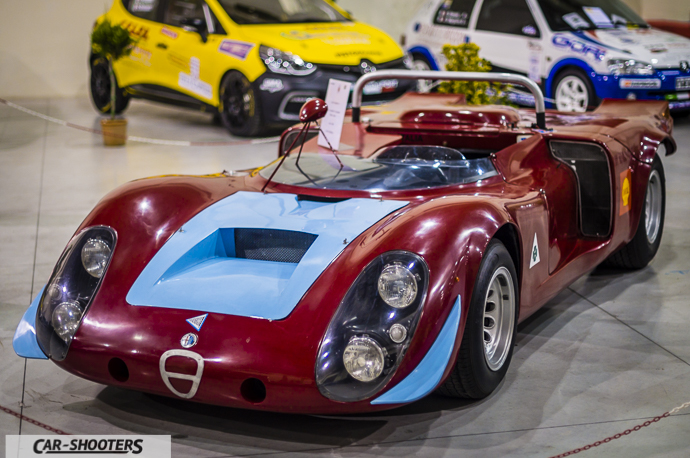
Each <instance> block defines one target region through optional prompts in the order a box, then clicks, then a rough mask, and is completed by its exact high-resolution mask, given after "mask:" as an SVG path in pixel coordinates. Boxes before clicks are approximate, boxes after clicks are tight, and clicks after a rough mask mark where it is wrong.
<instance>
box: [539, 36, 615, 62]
mask: <svg viewBox="0 0 690 458" xmlns="http://www.w3.org/2000/svg"><path fill="white" fill-rule="evenodd" d="M551 42H552V43H553V44H554V45H555V46H556V47H558V48H565V49H570V50H571V51H573V52H575V53H577V54H583V55H585V56H587V55H591V56H592V57H594V58H595V59H597V60H604V56H606V50H605V49H603V48H600V47H598V46H594V45H590V44H587V43H585V42H584V41H581V40H578V39H576V38H571V37H569V36H568V35H564V34H556V35H554V36H553V38H552V39H551Z"/></svg>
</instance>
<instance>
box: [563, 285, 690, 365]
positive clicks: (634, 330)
mask: <svg viewBox="0 0 690 458" xmlns="http://www.w3.org/2000/svg"><path fill="white" fill-rule="evenodd" d="M568 289H569V290H570V291H572V292H573V293H575V294H576V295H577V296H579V297H580V298H582V299H584V300H585V301H587V302H589V303H590V304H592V305H593V306H594V307H596V308H597V309H599V310H601V311H602V312H604V313H605V314H607V315H608V316H610V317H611V318H613V319H614V320H616V321H617V322H619V323H620V324H622V325H623V326H625V327H626V328H628V329H630V330H631V331H633V332H635V333H636V334H638V335H640V336H642V337H644V338H645V339H646V340H648V341H649V342H651V343H653V344H654V345H656V346H657V347H659V348H661V349H662V350H664V351H665V352H666V353H668V354H669V355H671V356H673V357H674V358H676V359H677V360H678V361H681V362H682V363H684V364H685V365H687V366H690V363H689V362H688V361H686V360H684V359H683V358H681V357H680V356H678V355H676V354H675V353H673V352H672V351H671V350H669V349H668V348H666V347H664V346H663V345H661V344H660V343H659V342H657V341H655V340H654V339H652V338H651V337H649V336H647V335H645V334H644V333H642V332H641V331H639V330H637V329H635V328H634V327H632V326H631V325H629V324H628V323H626V322H625V321H623V320H621V319H620V318H618V317H617V316H615V315H614V314H613V313H611V312H609V311H607V310H606V309H604V308H603V307H602V306H601V305H599V304H596V303H595V302H593V301H592V300H590V299H589V298H588V297H586V296H584V295H582V294H580V293H579V292H577V291H575V290H574V289H572V288H570V287H569V288H568Z"/></svg>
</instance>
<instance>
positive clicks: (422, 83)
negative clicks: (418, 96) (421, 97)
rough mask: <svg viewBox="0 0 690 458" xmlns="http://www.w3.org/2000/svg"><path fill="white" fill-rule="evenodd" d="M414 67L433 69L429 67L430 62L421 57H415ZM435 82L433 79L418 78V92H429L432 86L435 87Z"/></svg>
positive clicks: (417, 68)
mask: <svg viewBox="0 0 690 458" xmlns="http://www.w3.org/2000/svg"><path fill="white" fill-rule="evenodd" d="M412 69H413V70H431V67H429V64H428V63H427V61H425V60H424V59H420V58H419V57H416V58H414V60H413V61H412ZM433 85H434V82H433V80H417V92H423V93H428V92H430V91H431V88H432V87H433Z"/></svg>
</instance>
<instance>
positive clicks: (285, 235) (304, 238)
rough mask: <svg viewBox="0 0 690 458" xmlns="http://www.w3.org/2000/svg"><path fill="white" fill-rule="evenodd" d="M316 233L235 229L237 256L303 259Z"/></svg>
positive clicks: (298, 260)
mask: <svg viewBox="0 0 690 458" xmlns="http://www.w3.org/2000/svg"><path fill="white" fill-rule="evenodd" d="M314 240H316V235H314V234H308V233H306V232H296V231H286V230H277V229H244V228H236V229H235V257H237V258H245V259H255V260H258V261H271V262H291V263H295V264H296V263H298V262H300V261H301V260H302V257H303V256H304V253H306V252H307V250H308V249H309V247H310V246H311V244H312V243H314Z"/></svg>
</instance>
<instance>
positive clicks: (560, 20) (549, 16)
mask: <svg viewBox="0 0 690 458" xmlns="http://www.w3.org/2000/svg"><path fill="white" fill-rule="evenodd" d="M537 1H538V2H539V6H540V7H541V10H542V11H543V13H544V16H545V17H546V21H547V22H548V23H549V27H550V28H551V30H553V31H555V32H560V31H569V30H588V29H610V28H613V27H635V26H636V27H649V26H648V25H647V23H646V22H645V21H644V20H643V19H642V18H641V17H640V16H638V15H637V14H636V13H635V12H634V11H633V10H631V9H630V8H629V7H628V6H626V5H625V4H623V2H621V1H620V0H537Z"/></svg>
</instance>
